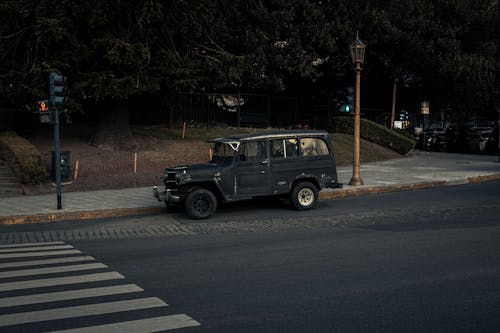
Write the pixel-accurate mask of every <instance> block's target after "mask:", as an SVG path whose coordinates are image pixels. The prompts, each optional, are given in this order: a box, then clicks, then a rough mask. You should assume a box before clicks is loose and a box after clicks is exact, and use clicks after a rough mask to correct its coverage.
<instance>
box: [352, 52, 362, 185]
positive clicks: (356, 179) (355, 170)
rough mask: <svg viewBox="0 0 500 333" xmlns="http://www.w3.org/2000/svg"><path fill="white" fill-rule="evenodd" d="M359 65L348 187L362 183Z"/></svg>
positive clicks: (357, 68) (357, 67) (358, 66)
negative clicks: (360, 166) (352, 150)
mask: <svg viewBox="0 0 500 333" xmlns="http://www.w3.org/2000/svg"><path fill="white" fill-rule="evenodd" d="M360 90H361V65H360V63H359V62H357V63H356V93H355V99H356V100H355V107H354V154H353V163H352V178H351V181H350V182H349V185H352V186H360V185H363V181H362V180H361V177H360V176H359V156H360V122H361V120H360V117H361V103H360V97H361V91H360Z"/></svg>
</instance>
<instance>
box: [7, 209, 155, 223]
mask: <svg viewBox="0 0 500 333" xmlns="http://www.w3.org/2000/svg"><path fill="white" fill-rule="evenodd" d="M163 212H165V208H160V207H138V208H118V209H104V210H95V211H81V212H60V213H59V212H53V213H42V214H32V215H13V216H3V217H0V224H7V225H9V224H10V225H12V224H29V223H44V222H61V221H72V220H94V219H106V218H114V217H125V216H137V215H155V214H161V213H163Z"/></svg>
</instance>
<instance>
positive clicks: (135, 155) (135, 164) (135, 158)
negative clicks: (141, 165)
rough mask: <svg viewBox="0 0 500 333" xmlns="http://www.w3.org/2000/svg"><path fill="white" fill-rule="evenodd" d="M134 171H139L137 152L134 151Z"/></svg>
mask: <svg viewBox="0 0 500 333" xmlns="http://www.w3.org/2000/svg"><path fill="white" fill-rule="evenodd" d="M134 173H137V152H135V153H134Z"/></svg>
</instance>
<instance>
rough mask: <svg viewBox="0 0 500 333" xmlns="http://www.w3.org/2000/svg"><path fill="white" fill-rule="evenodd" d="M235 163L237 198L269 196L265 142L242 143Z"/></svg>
mask: <svg viewBox="0 0 500 333" xmlns="http://www.w3.org/2000/svg"><path fill="white" fill-rule="evenodd" d="M236 163H237V166H236V168H235V190H236V193H237V195H238V196H243V197H247V196H248V197H253V196H260V195H269V194H270V189H271V186H270V181H271V179H270V174H269V158H268V155H267V149H266V141H253V142H245V143H242V144H241V145H240V149H239V153H238V158H237V161H236Z"/></svg>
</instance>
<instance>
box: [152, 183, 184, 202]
mask: <svg viewBox="0 0 500 333" xmlns="http://www.w3.org/2000/svg"><path fill="white" fill-rule="evenodd" d="M153 196H154V197H155V198H156V199H158V201H165V202H168V203H178V202H180V201H181V197H180V196H179V195H176V194H174V193H172V190H170V189H166V188H165V185H159V186H153Z"/></svg>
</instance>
